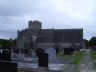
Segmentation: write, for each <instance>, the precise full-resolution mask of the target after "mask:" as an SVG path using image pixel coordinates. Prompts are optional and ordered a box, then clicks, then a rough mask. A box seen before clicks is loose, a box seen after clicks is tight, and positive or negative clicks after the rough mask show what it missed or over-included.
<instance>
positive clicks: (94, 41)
mask: <svg viewBox="0 0 96 72" xmlns="http://www.w3.org/2000/svg"><path fill="white" fill-rule="evenodd" d="M89 45H90V46H96V37H95V36H94V37H92V38H91V39H90V40H89Z"/></svg>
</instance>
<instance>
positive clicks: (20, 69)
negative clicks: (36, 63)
mask: <svg viewBox="0 0 96 72" xmlns="http://www.w3.org/2000/svg"><path fill="white" fill-rule="evenodd" d="M18 69H20V70H26V68H18Z"/></svg>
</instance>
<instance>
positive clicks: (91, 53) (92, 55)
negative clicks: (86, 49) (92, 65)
mask: <svg viewBox="0 0 96 72" xmlns="http://www.w3.org/2000/svg"><path fill="white" fill-rule="evenodd" d="M90 55H91V58H92V59H96V54H95V53H93V52H92V51H90Z"/></svg>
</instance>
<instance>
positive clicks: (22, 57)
mask: <svg viewBox="0 0 96 72" xmlns="http://www.w3.org/2000/svg"><path fill="white" fill-rule="evenodd" d="M16 55H17V60H22V61H23V60H24V58H25V56H24V54H22V53H18V54H16Z"/></svg>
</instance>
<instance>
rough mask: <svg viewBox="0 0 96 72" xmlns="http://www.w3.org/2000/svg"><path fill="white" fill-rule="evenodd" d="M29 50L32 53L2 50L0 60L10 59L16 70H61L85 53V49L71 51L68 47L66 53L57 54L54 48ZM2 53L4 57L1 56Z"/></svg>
mask: <svg viewBox="0 0 96 72" xmlns="http://www.w3.org/2000/svg"><path fill="white" fill-rule="evenodd" d="M65 50H67V49H65ZM31 51H32V50H30V51H29V52H30V53H32V55H30V54H29V53H28V52H26V51H21V50H19V51H18V50H16V51H14V52H10V51H9V50H3V51H2V52H4V53H5V54H3V53H1V54H0V56H1V59H0V60H3V62H5V61H10V63H12V64H14V65H15V68H13V70H16V68H17V70H18V71H26V70H27V71H28V70H35V71H56V72H61V71H62V70H64V69H65V68H66V67H67V66H68V65H70V64H75V65H76V64H78V62H79V60H80V58H81V57H82V56H83V54H84V53H85V51H73V49H72V48H70V50H67V51H68V53H66V52H64V51H62V55H61V54H60V55H59V52H58V54H56V50H55V49H54V48H47V49H40V50H37V51H36V52H34V51H32V52H31ZM60 52H61V51H60ZM26 54H27V56H26ZM28 54H29V56H28ZM73 54H75V55H73ZM2 55H3V57H5V58H2ZM6 55H7V56H6ZM5 64H6V63H5ZM12 66H13V65H12ZM10 72H11V71H10Z"/></svg>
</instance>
